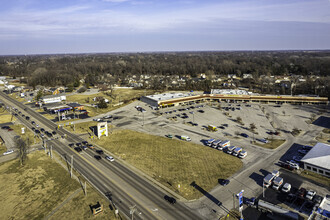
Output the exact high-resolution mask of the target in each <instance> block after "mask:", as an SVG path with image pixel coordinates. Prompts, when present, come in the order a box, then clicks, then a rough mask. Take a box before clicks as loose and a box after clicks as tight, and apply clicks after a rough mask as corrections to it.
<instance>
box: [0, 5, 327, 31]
mask: <svg viewBox="0 0 330 220" xmlns="http://www.w3.org/2000/svg"><path fill="white" fill-rule="evenodd" d="M103 1H107V2H112V3H123V2H127V1H130V0H103ZM133 2H134V1H131V3H133ZM323 3H324V1H322V0H319V1H318V0H315V1H307V2H304V1H301V2H300V1H299V2H298V1H297V2H294V1H293V2H286V1H281V0H279V1H276V2H275V3H274V2H273V3H272V2H271V1H262V0H258V1H230V2H222V3H208V4H202V5H196V4H192V3H191V4H188V5H186V6H181V7H175V6H173V5H172V6H168V5H166V4H165V6H166V7H165V6H163V5H156V6H158V7H155V10H145V8H144V6H139V5H136V7H137V9H136V10H129V9H127V7H119V8H116V10H114V9H111V7H101V6H100V5H75V6H70V7H62V8H57V9H51V10H44V9H43V10H41V9H39V10H38V9H36V8H35V9H33V10H28V9H24V8H23V9H20V10H19V9H17V10H13V11H9V12H7V13H3V14H0V30H2V31H1V33H0V35H6V36H10V35H17V36H19V35H21V36H24V35H26V36H38V37H41V36H51V35H52V36H55V35H57V36H58V35H92V34H125V33H152V32H159V33H161V32H166V33H173V34H175V33H182V32H185V33H194V32H197V31H198V30H200V29H201V28H203V29H205V30H208V32H209V33H212V34H213V33H222V32H223V31H226V30H230V31H232V30H233V29H235V27H236V29H239V26H236V25H238V24H239V23H240V24H241V23H242V22H238V21H250V23H251V22H259V21H263V22H303V23H304V22H315V23H330V17H329V13H328V11H329V10H328V9H329V5H328V4H326V5H324V4H323ZM221 28H223V30H222V32H221V31H220V30H221ZM208 32H206V34H207V33H208Z"/></svg>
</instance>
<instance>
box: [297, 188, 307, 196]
mask: <svg viewBox="0 0 330 220" xmlns="http://www.w3.org/2000/svg"><path fill="white" fill-rule="evenodd" d="M305 195H306V189H305V188H300V189H299V190H298V192H297V196H298V197H300V198H304V197H305Z"/></svg>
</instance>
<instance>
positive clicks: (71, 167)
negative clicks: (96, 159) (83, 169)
mask: <svg viewBox="0 0 330 220" xmlns="http://www.w3.org/2000/svg"><path fill="white" fill-rule="evenodd" d="M72 167H73V155H71V168H70V177H71V178H72Z"/></svg>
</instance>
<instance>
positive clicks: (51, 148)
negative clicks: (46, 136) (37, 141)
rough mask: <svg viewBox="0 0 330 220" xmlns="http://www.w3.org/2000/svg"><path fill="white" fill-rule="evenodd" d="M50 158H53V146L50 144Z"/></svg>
mask: <svg viewBox="0 0 330 220" xmlns="http://www.w3.org/2000/svg"><path fill="white" fill-rule="evenodd" d="M50 158H52V159H53V146H52V145H50Z"/></svg>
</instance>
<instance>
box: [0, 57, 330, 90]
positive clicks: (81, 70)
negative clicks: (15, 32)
mask: <svg viewBox="0 0 330 220" xmlns="http://www.w3.org/2000/svg"><path fill="white" fill-rule="evenodd" d="M0 73H1V74H2V75H9V76H12V77H22V76H23V77H26V78H25V79H22V81H23V82H26V83H28V84H29V85H31V86H36V85H45V86H56V85H63V86H68V87H70V86H71V87H75V86H79V84H80V82H79V80H80V79H84V80H85V84H86V85H87V86H89V85H95V84H97V83H100V82H104V79H105V78H107V79H108V80H109V82H110V83H119V84H121V85H123V86H125V85H128V80H127V79H128V78H129V77H131V76H133V75H134V76H136V78H137V79H139V78H140V77H141V76H142V75H150V76H154V75H158V76H159V75H161V76H174V75H177V76H180V77H184V76H190V77H198V76H199V74H201V73H204V74H206V75H207V76H214V75H227V74H236V75H237V76H238V77H241V76H242V75H243V74H251V75H252V76H253V79H254V82H256V81H257V80H258V79H259V78H260V76H261V75H266V76H271V75H290V74H292V75H303V76H309V75H317V76H320V77H327V76H330V51H234V52H168V53H113V54H69V55H33V56H32V55H31V56H2V57H0ZM153 83H154V84H155V87H157V85H156V84H157V83H159V82H158V81H157V80H155V81H154V82H153ZM243 83H244V82H243ZM247 83H248V84H249V83H250V82H247ZM163 85H164V84H160V85H158V87H162V86H163ZM210 86H212V83H210V82H200V83H197V84H194V83H193V82H188V83H187V84H186V85H185V87H186V88H187V89H198V87H201V88H209V87H210ZM314 87H315V86H314ZM314 87H313V88H314ZM313 88H311V90H313ZM312 92H313V93H314V92H315V91H312Z"/></svg>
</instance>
